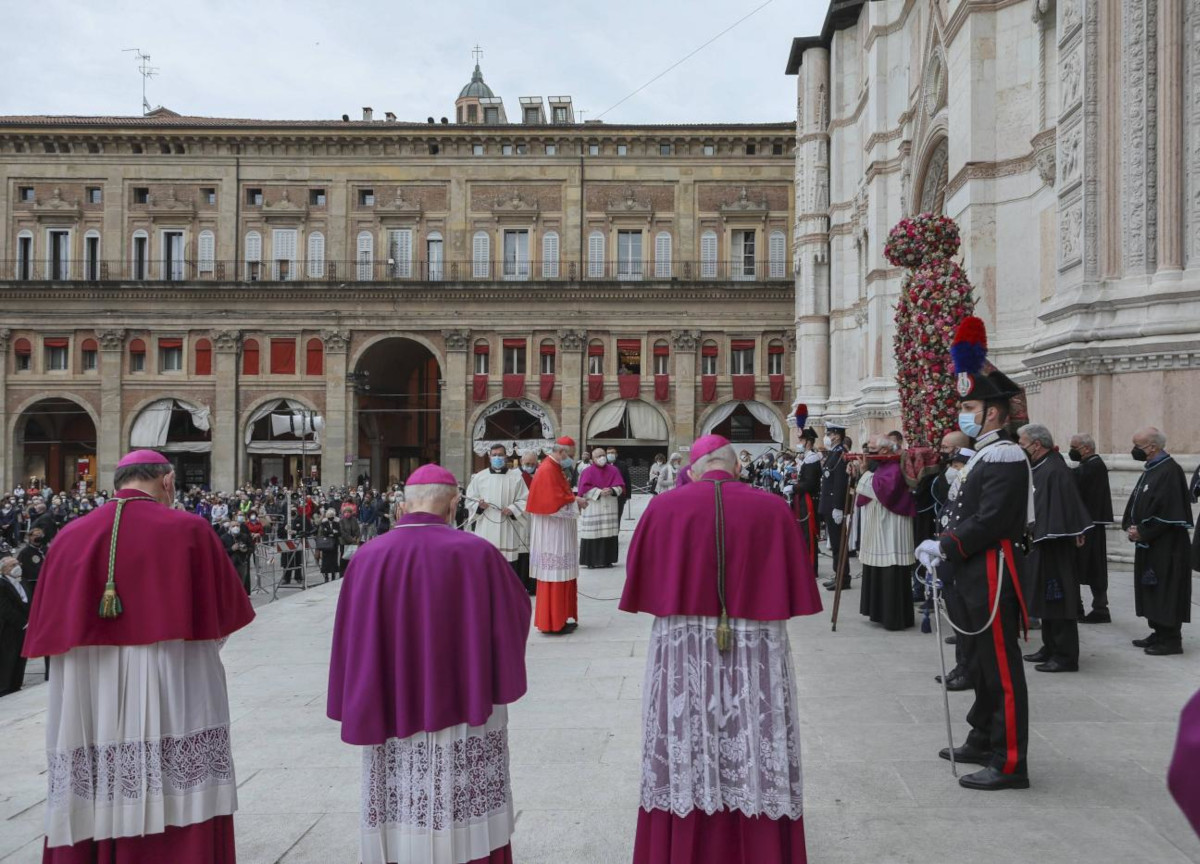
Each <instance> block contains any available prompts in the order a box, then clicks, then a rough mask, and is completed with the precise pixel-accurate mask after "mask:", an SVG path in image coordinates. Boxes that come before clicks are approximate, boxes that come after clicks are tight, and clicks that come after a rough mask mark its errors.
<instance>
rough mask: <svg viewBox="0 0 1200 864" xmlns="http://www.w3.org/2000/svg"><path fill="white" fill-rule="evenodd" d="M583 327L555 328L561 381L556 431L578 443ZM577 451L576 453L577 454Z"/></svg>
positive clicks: (581, 442) (581, 443)
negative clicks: (560, 405)
mask: <svg viewBox="0 0 1200 864" xmlns="http://www.w3.org/2000/svg"><path fill="white" fill-rule="evenodd" d="M587 341H588V340H587V331H586V330H559V331H558V358H559V359H558V362H559V370H558V371H559V377H560V379H561V381H562V384H561V385H560V386H561V388H562V389H561V390H560V393H561V399H562V417H561V418H560V423H561V425H562V429H561V431H560V432H559V434H560V435H569V436H570V437H572V438H574V439H575V441H576V443H577V445H578V447H577V451H578V449H579V448H582V447H583V446H584V440H583V438H584V429H583V413H584V412H583V349H584V346H586V345H587ZM578 455H579V453H578V452H577V453H576V456H578Z"/></svg>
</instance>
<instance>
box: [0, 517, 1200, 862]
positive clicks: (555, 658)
mask: <svg viewBox="0 0 1200 864" xmlns="http://www.w3.org/2000/svg"><path fill="white" fill-rule="evenodd" d="M623 539H624V540H625V541H628V532H626V533H625V535H624V536H623ZM822 566H823V569H825V570H826V571H827V570H828V558H823V559H822ZM623 578H624V574H623V572H622V570H621V569H620V568H617V569H613V570H610V571H588V570H585V571H584V572H583V575H582V578H581V582H580V587H581V590H582V591H583V592H585V593H586V594H588V595H591V596H592V597H598V598H615V597H616V596H617V595H618V594H619V593H620V588H621V583H622V580H623ZM1112 581H1113V587H1112V590H1111V592H1110V593H1111V595H1112V602H1113V613H1114V617H1115V618H1116V623H1114V624H1112V625H1102V626H1095V627H1084V628H1081V629H1082V636H1081V639H1082V654H1083V659H1082V664H1083V671H1082V672H1080V673H1078V674H1073V675H1070V674H1069V675H1043V674H1039V673H1037V672H1034V671H1033V670H1032V669H1031V668H1028V667H1027V670H1028V678H1029V684H1030V692H1031V715H1032V721H1031V735H1030V739H1031V740H1030V771H1031V777H1032V780H1033V788H1032V789H1030V790H1029V791H1027V792H1004V793H994V794H986V793H972V792H968V791H966V790H963V789H960V788H959V787H958V785H957V784H956V783H955V781H954V779H953V778H952V777H951V775H950V771H949V765H948V764H947V763H945V762H943V761H941V760H939V759H938V758H937V757H936V753H937V750H938V748H940V747H942V746H944V744H945V727H944V720H943V714H942V707H941V692H940V690H939V689H938V687H937V685H936V684H935V683H934V682H933V677H932V676H933V675H934V674H935V672H936V671H937V645H936V642H935V641H934V639H933V638H932V637H931V636H923V635H922V634H920V633H919V632H918V631H917V630H915V629H914V630H910V631H906V632H903V633H887V632H885V631H883V630H882V629H880V628H878V627H876V626H874V625H872V624H870V623H868V622H866V621H865V619H863V618H861V617H860V616H859V615H858V614H857V606H858V591H857V589H855V590H852V591H850V592H849V593H848V594H847V595H846V596H845V598H844V602H843V604H842V609H841V622H840V624H839V627H838V632H837V633H832V632H830V627H829V615H828V613H826V614H823V615H820V616H814V617H812V618H806V619H801V620H797V621H793V622H792V623H791V624H790V625H789V632H790V635H791V638H792V650H793V654H794V658H795V663H796V669H797V673H798V676H799V681H798V684H797V689H798V699H799V709H800V716H801V734H802V741H803V757H804V770H805V800H806V814H805V827H806V831H807V834H808V847H809V858H810V860H811V861H813V862H814V864H842V862H847V864H849V862H854V864H863V862H871V864H875V862H879V864H893V862H895V864H901V862H913V864H941V862H946V864H949V862H956V864H957V862H981V864H984V862H986V864H1008V862H1014V864H1015V862H1021V864H1026V862H1028V861H1031V860H1036V861H1037V862H1038V864H1076V862H1088V864H1141V862H1147V864H1176V862H1194V864H1195V862H1200V841H1198V840H1197V839H1196V837H1195V835H1193V834H1192V832H1191V829H1190V827H1189V826H1188V825H1187V823H1186V821H1185V820H1184V819H1183V817H1182V816H1181V815H1180V814H1179V812H1178V810H1177V809H1176V808H1175V806H1174V803H1173V802H1172V801H1171V799H1170V796H1169V795H1168V793H1167V790H1166V787H1165V782H1164V776H1165V772H1166V766H1167V763H1168V760H1169V759H1170V754H1171V749H1172V746H1173V743H1174V735H1175V724H1176V722H1177V719H1178V715H1179V710H1180V708H1181V707H1182V706H1183V704H1184V702H1186V700H1187V699H1188V698H1189V697H1190V696H1191V694H1192V692H1193V691H1194V690H1195V689H1196V688H1197V687H1200V631H1197V630H1196V629H1195V628H1193V627H1188V628H1185V631H1184V638H1185V647H1186V650H1187V651H1188V653H1187V654H1185V655H1183V656H1182V657H1166V658H1155V657H1148V656H1146V655H1145V654H1143V653H1142V652H1141V651H1138V650H1136V649H1134V648H1132V646H1130V645H1129V640H1130V639H1132V638H1136V637H1139V636H1143V635H1145V631H1146V627H1145V626H1144V624H1143V623H1142V622H1141V621H1140V620H1139V619H1136V618H1134V617H1133V608H1132V607H1133V602H1132V590H1131V588H1130V576H1129V574H1128V573H1114V574H1113V580H1112ZM339 588H340V583H334V584H331V585H327V586H318V587H315V588H313V589H312V590H310V591H307V592H304V593H303V594H300V593H293V594H292V595H291V596H289V597H287V598H286V599H284V600H282V601H281V602H277V603H273V604H270V605H269V606H264V607H260V608H259V610H258V615H259V617H258V619H257V620H256V621H255V622H254V623H253V624H252V625H251V626H250V627H249V628H247V630H246V631H245V632H243V633H241V634H238V635H237V636H235V637H233V638H232V639H230V641H229V643H228V644H227V645H226V646H225V649H224V651H223V655H222V656H223V658H224V661H225V664H226V668H227V671H228V678H229V693H230V700H231V709H232V714H233V740H234V755H235V758H236V761H237V771H238V778H239V798H240V803H241V809H240V811H239V813H238V816H237V837H238V852H239V860H240V861H242V862H243V864H342V862H355V861H357V848H358V838H357V825H358V794H359V765H360V758H361V757H360V753H359V751H358V750H357V749H356V748H354V747H350V746H347V745H344V744H342V743H341V741H340V740H339V738H338V734H337V727H336V726H335V724H333V723H332V722H330V721H329V720H327V719H326V718H325V682H326V674H327V671H328V667H327V662H328V653H329V643H330V634H331V631H332V623H333V613H334V608H335V606H336V602H337V593H338V590H339ZM824 597H825V599H826V601H829V600H831V596H830V595H828V594H825V595H824ZM827 605H830V604H829V603H828V602H827ZM580 613H581V618H582V621H581V625H580V629H579V630H578V631H577V632H576V633H575V634H573V635H571V636H568V637H565V638H564V637H558V638H555V637H545V636H541V635H540V634H538V633H537V632H536V631H535V632H533V633H532V634H531V635H530V644H529V651H528V668H529V681H530V688H529V693H528V694H527V695H526V696H525V698H524V699H522V700H521V701H520V702H519V703H517V704H516V705H514V706H512V708H511V709H510V713H509V716H510V733H511V738H510V743H511V750H512V765H511V767H512V778H513V789H514V795H515V803H516V809H517V832H516V835H515V837H514V839H513V847H514V858H515V860H516V861H518V862H520V864H610V862H611V864H618V862H628V861H629V860H630V858H631V854H632V848H633V828H634V823H635V820H636V815H637V796H638V780H639V771H640V739H639V734H640V725H639V711H640V702H639V700H640V693H641V689H642V679H643V673H644V657H645V649H646V644H647V637H648V634H649V628H650V619H649V618H648V617H647V616H631V615H624V614H621V613H618V612H617V611H616V603H615V602H614V601H612V600H608V599H602V600H595V599H589V598H587V597H581V598H580ZM1039 644H1040V638H1039V635H1038V633H1037V632H1036V631H1035V632H1034V633H1032V634H1031V641H1030V646H1029V649H1028V650H1030V651H1032V650H1035V649H1036V648H1037V647H1038V645H1039ZM946 650H947V658H948V660H951V661H952V649H951V648H947V649H946ZM44 701H45V688H43V687H36V686H35V687H32V688H31V689H29V690H26V691H23V692H22V693H19V694H16V695H14V696H9V697H5V698H4V699H3V700H0V862H3V864H32V862H36V861H39V860H40V850H41V823H42V805H43V801H44V799H45V782H46V780H45V765H44V759H45V757H44V753H43V746H44V745H43V734H44V733H43V722H44ZM969 704H970V694H967V693H957V694H951V708H952V712H953V716H954V728H955V736H956V740H958V741H961V740H962V738H963V736H965V734H966V723H965V719H964V718H965V714H966V710H967V708H968V706H969Z"/></svg>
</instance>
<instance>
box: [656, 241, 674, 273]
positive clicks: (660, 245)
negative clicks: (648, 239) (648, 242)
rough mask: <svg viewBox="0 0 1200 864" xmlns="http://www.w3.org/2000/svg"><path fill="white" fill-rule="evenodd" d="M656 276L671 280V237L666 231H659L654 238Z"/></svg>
mask: <svg viewBox="0 0 1200 864" xmlns="http://www.w3.org/2000/svg"><path fill="white" fill-rule="evenodd" d="M654 276H655V278H657V279H670V278H671V235H670V233H668V232H666V231H659V232H658V234H656V235H655V237H654Z"/></svg>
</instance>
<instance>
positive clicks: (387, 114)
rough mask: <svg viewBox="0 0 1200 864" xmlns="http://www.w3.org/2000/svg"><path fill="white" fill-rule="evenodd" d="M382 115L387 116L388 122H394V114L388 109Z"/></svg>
mask: <svg viewBox="0 0 1200 864" xmlns="http://www.w3.org/2000/svg"><path fill="white" fill-rule="evenodd" d="M383 116H384V117H386V118H387V122H389V123H395V122H396V115H395V114H393V113H392V112H391V111H388V112H386V113H384V115H383Z"/></svg>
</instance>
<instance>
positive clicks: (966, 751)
mask: <svg viewBox="0 0 1200 864" xmlns="http://www.w3.org/2000/svg"><path fill="white" fill-rule="evenodd" d="M938 756H941V757H942V758H943V759H945V760H946V761H947V762H949V761H950V748H949V747H943V748H942V749H941V750H940V751H939V752H938ZM954 761H955V763H958V764H969V765H987V764H989V763H990V762H991V761H992V754H991V751H988V750H980V749H978V748H976V747H972V746H971V745H970V744H964V745H962V746H961V747H955V748H954Z"/></svg>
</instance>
